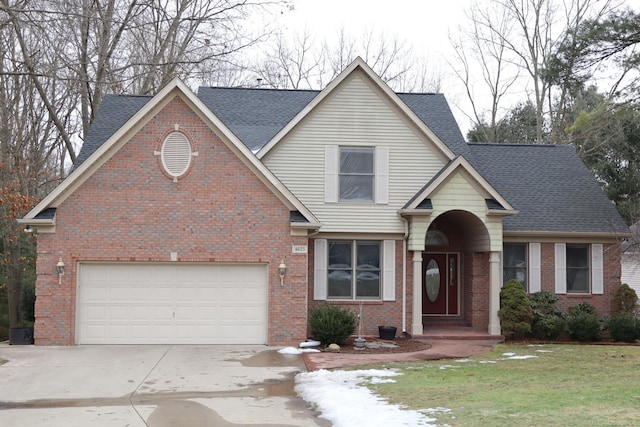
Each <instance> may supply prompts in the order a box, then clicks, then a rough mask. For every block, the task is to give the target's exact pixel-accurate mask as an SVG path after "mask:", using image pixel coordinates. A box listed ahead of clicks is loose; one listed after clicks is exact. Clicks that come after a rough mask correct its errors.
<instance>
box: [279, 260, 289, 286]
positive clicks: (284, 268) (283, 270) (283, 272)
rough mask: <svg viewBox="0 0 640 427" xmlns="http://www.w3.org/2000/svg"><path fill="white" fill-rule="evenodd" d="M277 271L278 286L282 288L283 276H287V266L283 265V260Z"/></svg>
mask: <svg viewBox="0 0 640 427" xmlns="http://www.w3.org/2000/svg"><path fill="white" fill-rule="evenodd" d="M278 270H280V286H284V275H285V274H287V266H286V265H285V264H284V260H282V261H280V265H279V266H278Z"/></svg>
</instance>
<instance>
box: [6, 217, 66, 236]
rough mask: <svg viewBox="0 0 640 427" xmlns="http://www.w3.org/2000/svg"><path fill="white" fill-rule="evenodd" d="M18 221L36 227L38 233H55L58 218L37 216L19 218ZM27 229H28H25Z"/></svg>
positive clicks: (26, 225)
mask: <svg viewBox="0 0 640 427" xmlns="http://www.w3.org/2000/svg"><path fill="white" fill-rule="evenodd" d="M16 222H17V223H18V224H20V225H24V226H25V227H27V228H29V227H34V228H36V230H38V233H53V232H55V231H56V220H55V218H53V219H36V218H18V219H16ZM25 231H26V230H25Z"/></svg>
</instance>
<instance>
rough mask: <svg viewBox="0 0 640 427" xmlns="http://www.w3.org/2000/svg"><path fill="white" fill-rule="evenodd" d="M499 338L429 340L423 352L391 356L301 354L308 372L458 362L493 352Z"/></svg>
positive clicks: (393, 354) (392, 354) (327, 353)
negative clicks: (400, 364)
mask: <svg viewBox="0 0 640 427" xmlns="http://www.w3.org/2000/svg"><path fill="white" fill-rule="evenodd" d="M502 341H503V340H502V339H499V338H486V339H478V340H474V339H456V340H453V339H428V340H425V342H427V343H428V344H429V345H430V346H431V347H429V348H428V349H426V350H422V351H414V352H409V353H390V354H346V353H330V352H322V353H304V354H303V357H304V362H305V364H306V365H307V370H309V371H315V370H318V369H333V368H343V367H345V366H354V365H366V364H369V363H384V362H411V361H419V360H439V359H461V358H464V357H470V356H479V355H481V354H484V353H488V352H490V351H491V350H493V347H495V345H496V344H498V343H500V342H502Z"/></svg>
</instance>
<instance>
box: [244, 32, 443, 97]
mask: <svg viewBox="0 0 640 427" xmlns="http://www.w3.org/2000/svg"><path fill="white" fill-rule="evenodd" d="M407 46H408V43H406V42H405V41H403V40H401V39H399V38H398V37H393V36H388V35H386V34H385V33H379V32H376V31H374V30H367V31H365V33H363V34H362V36H360V37H353V36H350V35H349V34H347V32H346V30H345V29H344V28H341V29H339V30H338V31H337V32H336V36H335V38H325V39H324V40H323V41H322V42H318V41H317V40H315V39H314V38H313V37H312V36H311V35H310V34H309V33H308V31H306V30H304V31H302V32H301V33H297V34H294V35H293V36H292V37H291V38H289V39H288V38H286V37H285V36H284V35H282V34H279V35H278V36H277V37H276V38H275V39H274V40H273V41H272V43H271V44H270V47H269V48H267V49H266V50H265V52H266V53H265V55H264V56H263V57H260V58H259V59H258V65H256V66H255V67H254V72H255V74H256V75H257V76H259V78H261V79H262V82H263V84H264V85H266V86H269V87H274V88H290V89H321V88H323V87H324V86H326V85H327V84H328V83H329V82H330V81H332V80H333V79H335V77H336V76H337V75H338V74H340V73H341V72H342V71H343V70H344V69H345V68H346V67H347V66H348V65H349V64H350V63H351V62H352V61H353V60H354V59H356V57H358V56H360V57H362V59H363V60H364V61H365V62H367V64H369V65H370V66H371V68H372V69H373V70H374V71H375V72H376V73H377V74H378V75H379V76H380V77H381V78H382V80H384V81H385V82H386V83H387V84H389V85H390V86H391V87H392V88H393V89H394V90H396V91H402V92H415V91H436V90H438V89H439V88H440V84H441V76H440V75H439V74H438V73H433V72H432V71H433V70H431V69H430V68H429V67H428V66H427V64H428V63H427V62H426V60H425V59H424V58H416V56H415V55H413V54H412V52H411V51H410V49H409V48H408V47H407ZM249 85H251V84H249Z"/></svg>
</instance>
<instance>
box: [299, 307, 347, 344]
mask: <svg viewBox="0 0 640 427" xmlns="http://www.w3.org/2000/svg"><path fill="white" fill-rule="evenodd" d="M309 322H310V324H311V334H312V335H313V337H314V338H315V339H317V340H318V341H320V342H321V343H323V344H325V345H327V344H333V343H335V344H342V343H343V342H344V340H346V339H347V338H349V337H350V336H351V335H353V332H354V331H355V330H356V315H355V314H354V313H352V312H351V311H350V310H348V309H346V308H342V307H340V306H338V305H333V304H326V303H325V304H322V305H319V306H318V308H316V309H314V310H313V311H312V312H311V318H310V320H309Z"/></svg>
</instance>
